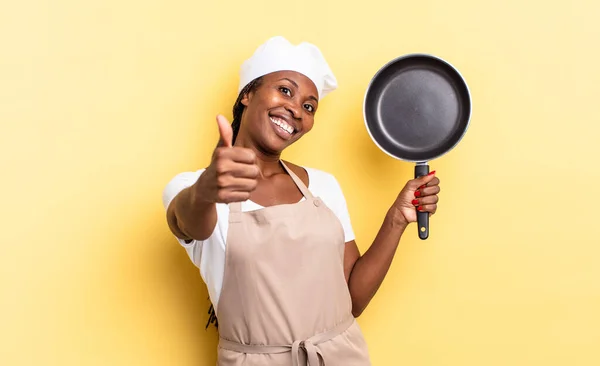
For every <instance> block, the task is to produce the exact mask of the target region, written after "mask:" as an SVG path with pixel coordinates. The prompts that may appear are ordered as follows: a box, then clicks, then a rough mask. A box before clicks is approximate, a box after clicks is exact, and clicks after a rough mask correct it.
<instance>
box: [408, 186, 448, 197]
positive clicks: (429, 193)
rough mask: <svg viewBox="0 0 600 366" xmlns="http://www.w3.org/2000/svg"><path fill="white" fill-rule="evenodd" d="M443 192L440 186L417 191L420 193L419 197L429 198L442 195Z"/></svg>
mask: <svg viewBox="0 0 600 366" xmlns="http://www.w3.org/2000/svg"><path fill="white" fill-rule="evenodd" d="M441 190H442V189H441V188H440V186H433V187H425V188H419V189H418V190H417V192H420V193H419V196H418V197H427V196H434V195H436V194H438V193H440V191H441ZM415 193H416V192H415Z"/></svg>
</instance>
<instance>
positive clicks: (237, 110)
mask: <svg viewBox="0 0 600 366" xmlns="http://www.w3.org/2000/svg"><path fill="white" fill-rule="evenodd" d="M261 82H262V76H261V77H258V78H256V79H254V80H252V81H251V82H249V83H248V84H247V85H246V86H245V87H244V88H243V89H242V90H241V91H240V94H239V95H238V97H237V100H236V101H235V104H234V105H233V122H231V129H232V130H233V138H232V144H234V143H235V138H236V137H237V135H238V132H240V125H241V123H242V113H244V108H245V106H244V105H243V104H242V98H243V97H244V95H246V94H248V93H250V92H253V91H255V90H256V88H258V87H259V86H260V83H261ZM210 324H214V325H215V328H217V329H218V328H219V321H218V320H217V314H216V313H215V307H214V306H213V304H210V307H209V308H208V322H206V327H205V328H204V329H208V326H209V325H210Z"/></svg>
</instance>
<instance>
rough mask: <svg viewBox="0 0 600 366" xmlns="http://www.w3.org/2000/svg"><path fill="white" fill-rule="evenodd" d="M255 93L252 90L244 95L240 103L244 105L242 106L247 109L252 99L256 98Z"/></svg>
mask: <svg viewBox="0 0 600 366" xmlns="http://www.w3.org/2000/svg"><path fill="white" fill-rule="evenodd" d="M254 93H255V91H254V90H250V91H249V92H247V93H246V94H244V95H243V96H242V100H241V101H240V102H241V103H242V105H244V106H245V107H247V106H248V104H250V101H251V100H252V97H253V96H254Z"/></svg>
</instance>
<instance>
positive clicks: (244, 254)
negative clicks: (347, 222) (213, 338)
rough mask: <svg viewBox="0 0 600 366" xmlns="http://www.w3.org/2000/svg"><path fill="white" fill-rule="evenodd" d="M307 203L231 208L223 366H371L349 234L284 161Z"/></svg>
mask: <svg viewBox="0 0 600 366" xmlns="http://www.w3.org/2000/svg"><path fill="white" fill-rule="evenodd" d="M281 164H282V165H283V167H284V168H285V170H286V171H287V172H288V174H289V175H290V176H291V177H292V179H293V181H294V183H295V184H296V185H297V186H298V189H299V190H300V191H301V192H302V194H303V195H304V197H305V200H303V201H300V202H298V203H294V204H282V205H276V206H270V207H265V208H262V209H260V210H256V211H249V212H242V211H241V203H240V202H234V203H231V204H230V205H229V208H230V213H229V230H228V234H227V245H226V251H225V274H224V278H223V287H222V291H221V295H220V298H219V303H218V306H217V309H216V310H217V312H218V321H219V336H220V339H219V347H218V356H217V365H218V366H259V365H260V366H267V365H268V366H323V365H324V366H369V365H371V363H370V361H369V355H368V350H367V345H366V343H365V340H364V338H363V335H362V332H361V331H360V329H359V327H358V323H357V322H356V320H355V319H354V317H353V316H352V301H351V298H350V293H349V290H348V285H347V283H346V279H345V277H344V247H345V240H344V230H343V227H342V225H341V223H340V221H339V220H338V218H337V217H336V216H335V214H334V213H333V211H331V210H330V209H329V208H328V207H327V206H326V205H325V204H324V202H323V201H322V200H321V199H319V198H318V197H313V195H312V194H311V193H310V191H309V190H308V188H307V187H306V186H305V185H304V183H302V181H301V180H300V179H299V178H298V177H297V176H296V175H295V174H294V173H293V172H292V171H291V170H290V169H288V167H287V166H286V165H285V164H284V163H283V162H281Z"/></svg>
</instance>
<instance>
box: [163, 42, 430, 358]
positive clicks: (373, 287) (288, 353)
mask: <svg viewBox="0 0 600 366" xmlns="http://www.w3.org/2000/svg"><path fill="white" fill-rule="evenodd" d="M336 88H337V81H336V78H335V76H334V74H333V72H332V70H331V69H330V67H329V65H328V64H327V62H326V60H325V58H324V57H323V54H322V53H321V51H320V50H319V49H318V48H317V47H316V46H315V45H313V44H310V43H306V42H303V43H300V44H297V45H295V44H292V43H290V42H289V41H288V40H286V39H285V38H283V37H279V36H278V37H273V38H271V39H269V40H267V41H266V42H265V43H264V44H262V45H260V46H259V47H258V48H257V49H256V51H255V52H254V53H253V55H252V56H251V57H250V58H249V59H247V60H246V61H245V62H244V63H243V64H242V66H241V70H240V81H239V89H238V92H239V93H238V98H237V100H236V102H235V104H234V107H233V122H232V123H231V124H230V123H229V122H228V121H227V120H226V119H225V117H224V116H222V115H219V116H217V127H218V129H219V134H220V141H219V144H218V146H217V147H216V149H215V150H214V153H213V155H212V159H211V163H210V165H208V167H206V168H205V169H200V170H198V171H193V172H183V173H180V174H177V175H176V176H175V177H174V178H173V179H172V180H171V181H170V182H169V183H168V184H167V186H166V188H165V190H164V192H163V203H164V206H165V208H166V211H167V222H168V225H169V227H170V229H171V231H172V232H173V234H174V235H175V237H176V238H177V240H178V241H179V243H180V244H181V245H182V246H183V247H184V248H185V249H186V250H187V253H188V255H189V257H190V259H191V260H192V261H193V263H194V264H195V265H196V266H198V268H199V270H200V274H201V276H202V278H203V280H204V281H205V283H206V285H207V287H208V291H209V296H210V299H211V302H212V304H213V305H214V307H213V308H214V312H215V315H216V318H217V319H218V332H219V346H218V350H217V352H218V362H217V363H218V365H220V366H250V365H253V366H254V365H279V366H306V365H310V366H320V365H326V366H366V365H370V364H371V363H370V360H369V353H368V349H367V345H366V343H365V339H364V337H363V334H362V333H361V330H360V328H359V326H358V324H357V322H356V320H355V319H356V317H358V316H359V315H360V314H361V313H362V312H363V310H364V309H365V307H366V306H367V304H368V303H369V301H370V300H371V299H372V298H373V296H374V295H375V293H376V292H377V289H378V288H379V286H380V285H381V283H382V281H383V279H384V277H385V275H386V273H387V271H388V269H389V267H390V264H391V262H392V259H393V256H394V253H395V252H396V249H397V247H398V244H399V242H400V239H401V237H402V234H403V233H404V231H405V230H406V227H407V226H408V225H409V224H410V223H412V222H415V221H416V210H420V211H423V212H428V213H429V214H430V215H432V214H434V213H435V212H436V209H437V203H438V193H439V192H440V187H439V183H440V180H439V179H438V178H437V177H436V175H435V172H432V173H430V174H429V175H427V176H425V177H420V178H417V179H411V180H409V181H408V182H406V184H405V185H404V187H403V188H402V189H401V191H400V192H399V194H398V196H397V198H396V199H395V201H394V202H393V203H392V204H391V205H390V206H389V209H388V211H387V212H386V215H385V218H384V220H383V223H382V225H381V228H380V230H379V232H378V233H377V235H376V237H375V240H374V241H373V243H372V244H371V245H370V247H369V249H368V250H367V251H366V252H365V253H364V254H362V255H361V253H360V252H359V250H358V247H357V244H356V242H355V240H354V239H355V237H354V232H353V229H352V225H351V222H350V218H349V214H348V210H347V207H346V201H345V198H344V195H343V193H342V190H341V188H340V185H339V184H338V182H337V180H336V178H335V177H334V176H333V175H331V174H330V173H327V172H324V171H321V170H318V169H315V168H310V167H306V166H300V165H296V164H293V163H291V162H288V161H283V160H282V159H281V154H282V152H283V151H284V150H285V149H286V148H287V147H288V146H290V145H292V144H293V143H295V142H296V141H298V140H299V139H300V138H302V136H304V135H306V134H307V133H309V132H310V131H311V129H312V128H313V125H314V123H315V117H316V116H317V111H318V109H319V104H320V103H321V102H322V100H323V98H324V97H325V96H326V95H327V94H329V93H330V92H332V91H333V90H335V89H336ZM328 122H330V123H331V121H319V123H328ZM314 148H317V149H318V148H319V147H318V146H315V147H314ZM340 159H343V157H341V158H340Z"/></svg>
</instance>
